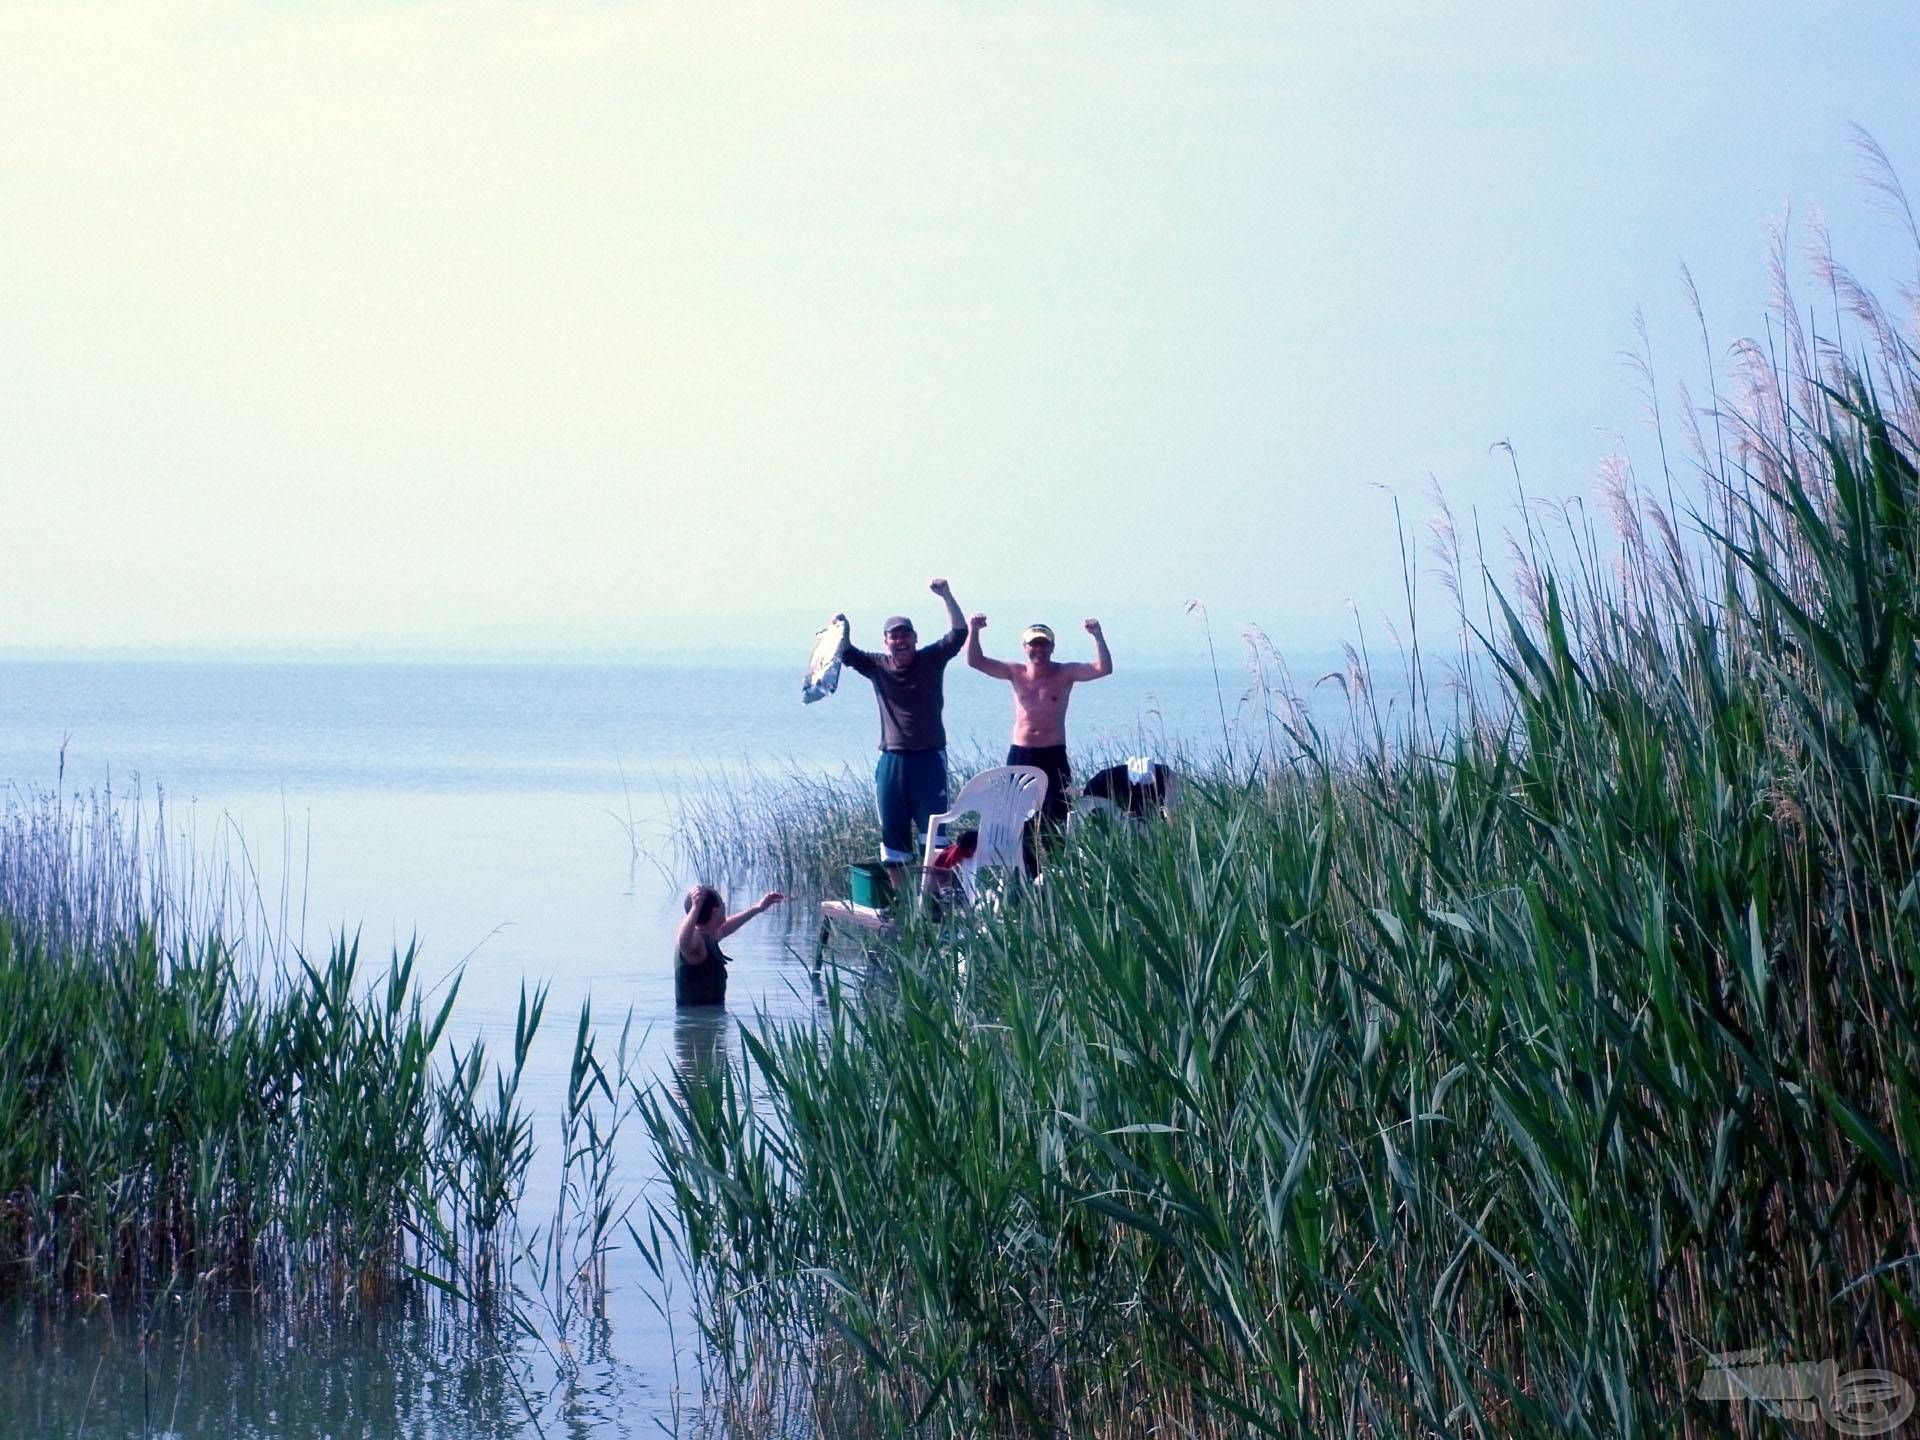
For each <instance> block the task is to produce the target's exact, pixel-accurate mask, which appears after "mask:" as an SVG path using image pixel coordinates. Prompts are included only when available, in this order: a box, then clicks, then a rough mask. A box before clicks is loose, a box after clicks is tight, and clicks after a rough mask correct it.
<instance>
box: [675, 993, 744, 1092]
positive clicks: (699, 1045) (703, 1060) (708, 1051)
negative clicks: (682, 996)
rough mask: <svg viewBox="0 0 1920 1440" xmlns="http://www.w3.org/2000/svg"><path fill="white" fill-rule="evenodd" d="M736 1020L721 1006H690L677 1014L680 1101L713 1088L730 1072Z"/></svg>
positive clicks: (676, 1037) (677, 1011)
mask: <svg viewBox="0 0 1920 1440" xmlns="http://www.w3.org/2000/svg"><path fill="white" fill-rule="evenodd" d="M732 1034H733V1016H732V1015H731V1014H730V1013H728V1011H727V1010H726V1008H725V1007H724V1006H720V1005H689V1006H684V1007H681V1008H679V1009H676V1010H675V1011H674V1012H673V1052H674V1064H673V1073H674V1080H675V1082H676V1083H677V1085H678V1086H679V1089H680V1098H681V1099H682V1100H685V1101H687V1102H688V1103H692V1100H693V1096H694V1092H695V1091H704V1090H706V1089H708V1088H710V1087H711V1086H712V1085H713V1083H714V1082H715V1081H716V1080H718V1079H719V1078H720V1074H721V1072H722V1071H723V1070H725V1069H726V1065H727V1054H728V1050H729V1042H730V1040H731V1038H732Z"/></svg>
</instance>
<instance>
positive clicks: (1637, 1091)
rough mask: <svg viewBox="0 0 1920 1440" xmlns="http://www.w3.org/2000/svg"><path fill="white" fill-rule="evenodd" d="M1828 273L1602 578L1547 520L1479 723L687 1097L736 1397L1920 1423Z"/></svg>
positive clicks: (849, 1406) (869, 1410)
mask: <svg viewBox="0 0 1920 1440" xmlns="http://www.w3.org/2000/svg"><path fill="white" fill-rule="evenodd" d="M1822 273H1823V278H1824V279H1825V281H1826V282H1827V284H1828V286H1829V293H1831V294H1833V295H1835V296H1837V297H1839V298H1840V300H1841V302H1842V303H1843V304H1845V305H1846V306H1847V307H1848V312H1849V313H1848V315H1847V317H1846V319H1847V320H1848V322H1849V323H1850V324H1851V325H1852V326H1853V327H1854V328H1853V329H1852V330H1850V331H1849V332H1848V333H1849V334H1850V335H1851V336H1852V339H1851V341H1850V343H1849V345H1848V347H1847V348H1846V349H1844V350H1843V349H1842V348H1841V346H1840V345H1838V344H1836V343H1833V342H1830V341H1826V340H1822V339H1820V338H1818V337H1817V336H1814V335H1811V334H1809V333H1807V332H1806V330H1805V328H1804V326H1803V322H1802V319H1801V318H1797V312H1796V309H1795V307H1793V306H1792V304H1791V303H1790V302H1789V303H1788V304H1787V305H1786V306H1784V307H1783V313H1784V315H1785V317H1786V320H1787V321H1788V322H1790V323H1789V324H1788V325H1787V328H1786V330H1785V339H1784V341H1783V342H1782V343H1781V345H1780V346H1778V347H1777V348H1776V349H1775V351H1774V352H1773V353H1772V354H1769V353H1768V352H1767V351H1765V350H1762V349H1760V348H1758V347H1745V348H1743V349H1742V350H1741V352H1740V355H1741V360H1742V368H1741V375H1740V382H1741V386H1742V390H1741V393H1740V395H1739V396H1738V397H1736V398H1728V399H1722V398H1721V397H1719V396H1718V395H1717V394H1716V396H1715V398H1714V400H1713V402H1712V403H1711V404H1709V405H1708V406H1707V407H1705V414H1704V419H1703V420H1698V421H1696V420H1694V419H1691V418H1690V420H1689V423H1688V430H1689V433H1690V435H1691V437H1692V438H1693V440H1694V444H1695V458H1696V461H1697V466H1696V473H1695V474H1694V476H1693V477H1692V479H1691V480H1690V481H1689V480H1687V479H1685V477H1675V476H1668V475H1664V474H1663V475H1662V477H1661V481H1660V482H1659V484H1658V490H1659V492H1660V498H1659V501H1658V502H1657V503H1656V502H1655V501H1654V500H1652V499H1650V498H1649V497H1648V496H1647V495H1645V494H1644V493H1643V492H1642V491H1641V490H1640V489H1639V488H1638V487H1637V486H1636V484H1635V482H1634V481H1633V478H1632V475H1631V472H1630V471H1628V470H1626V469H1624V468H1620V469H1616V471H1615V472H1614V474H1613V477H1612V480H1611V495H1612V503H1613V507H1614V514H1615V516H1616V521H1617V528H1618V530H1619V540H1618V544H1617V546H1615V547H1613V549H1612V550H1611V551H1609V549H1608V548H1607V547H1605V546H1603V545H1602V544H1601V542H1600V541H1599V540H1598V538H1597V537H1595V536H1594V535H1593V534H1592V533H1591V531H1590V530H1587V529H1585V528H1583V527H1581V526H1579V525H1577V524H1574V525H1570V526H1569V527H1568V528H1567V529H1566V531H1565V532H1564V535H1563V537H1562V540H1561V542H1560V543H1558V544H1556V543H1555V540H1554V538H1553V536H1551V535H1550V534H1548V533H1547V532H1546V531H1545V530H1544V529H1543V528H1542V527H1541V525H1540V524H1539V523H1538V520H1537V518H1536V516H1535V514H1534V513H1533V512H1531V511H1529V512H1528V514H1527V517H1526V520H1525V524H1524V528H1523V532H1522V534H1520V535H1519V536H1517V537H1516V542H1517V552H1518V556H1519V566H1518V568H1517V570H1516V572H1515V573H1514V575H1513V577H1512V578H1511V580H1510V581H1509V582H1508V583H1507V585H1506V587H1505V588H1504V589H1503V588H1501V587H1499V586H1496V585H1495V584H1494V583H1493V581H1492V578H1491V577H1490V576H1488V577H1487V579H1486V584H1485V587H1484V596H1485V599H1484V608H1483V611H1482V614H1481V615H1480V616H1479V617H1478V618H1477V619H1476V618H1473V617H1471V616H1469V615H1467V614H1465V613H1464V612H1465V606H1464V605H1463V607H1462V608H1463V616H1462V619H1463V626H1464V627H1465V628H1466V630H1467V631H1468V632H1469V635H1470V637H1471V638H1470V645H1469V653H1468V656H1467V660H1466V669H1467V681H1466V683H1465V684H1464V685H1463V686H1462V687H1461V694H1462V695H1463V697H1464V699H1463V718H1462V720H1461V722H1460V723H1458V724H1450V725H1447V726H1430V725H1429V724H1427V723H1426V721H1425V720H1424V718H1423V717H1424V715H1425V714H1427V713H1428V712H1429V710H1430V702H1431V700H1432V698H1433V697H1432V696H1430V695H1429V694H1428V693H1427V686H1426V684H1425V682H1424V681H1420V680H1416V682H1415V684H1416V691H1415V701H1416V703H1415V704H1414V705H1413V706H1412V707H1411V713H1410V714H1409V715H1408V716H1406V717H1405V718H1404V720H1403V721H1402V723H1399V724H1397V725H1396V724H1390V723H1388V722H1386V721H1384V720H1382V719H1381V717H1380V716H1379V715H1378V714H1377V713H1376V712H1371V711H1369V710H1368V709H1367V708H1366V706H1365V705H1364V703H1363V704H1362V706H1361V713H1362V716H1363V719H1364V720H1365V721H1366V722H1367V723H1365V724H1363V726H1362V733H1361V734H1360V735H1359V736H1358V737H1357V738H1356V737H1346V743H1344V744H1343V745H1342V746H1340V747H1335V746H1334V745H1332V744H1330V743H1329V739H1328V737H1327V736H1326V735H1324V734H1322V733H1321V732H1320V731H1318V730H1317V729H1315V728H1314V727H1312V726H1310V725H1307V724H1305V723H1304V722H1302V723H1297V724H1296V725H1295V726H1294V728H1293V729H1292V731H1291V734H1290V738H1291V742H1292V753H1291V754H1290V755H1288V756H1286V757H1285V763H1275V757H1272V756H1269V757H1268V759H1267V762H1266V763H1264V764H1262V765H1261V766H1259V767H1257V768H1255V769H1254V771H1253V773H1252V775H1251V777H1250V778H1249V776H1248V774H1247V771H1246V769H1245V768H1244V767H1240V768H1238V771H1237V773H1235V774H1227V773H1224V772H1223V773H1221V774H1219V775H1216V776H1215V777H1213V779H1212V780H1211V782H1209V783H1200V784H1194V785H1189V787H1188V789H1187V804H1186V806H1185V809H1184V810H1183V813H1182V814H1181V815H1180V817H1179V818H1178V820H1177V822H1176V823H1172V824H1166V825H1161V826H1157V827H1155V828H1153V829H1151V830H1148V831H1144V832H1133V831H1129V830H1125V829H1120V830H1087V831H1081V832H1077V833H1076V835H1075V836H1074V837H1073V840H1072V843H1070V844H1069V845H1068V846H1067V847H1066V848H1065V850H1064V851H1063V853H1062V854H1061V855H1060V856H1059V857H1058V858H1057V860H1056V861H1055V863H1054V864H1053V866H1052V868H1050V870H1049V872H1048V875H1047V877H1046V884H1045V885H1044V886H1042V887H1041V888H1040V889H1038V890H1037V891H1035V892H1033V893H1032V894H1031V895H1029V896H1028V897H1027V899H1026V901H1025V903H1022V904H1017V905H1008V906H1006V907H1004V908H1002V909H1001V910H999V911H997V912H991V913H986V914H983V915H979V916H977V917H975V919H974V922H973V923H972V925H971V926H970V928H967V929H965V930H964V931H959V932H949V933H948V934H947V935H945V936H944V937H933V936H929V935H926V934H923V933H916V934H915V936H914V937H913V942H912V943H910V944H903V945H902V946H900V947H898V949H897V953H895V954H894V955H893V957H892V960H893V965H892V976H893V979H892V983H891V984H889V985H885V986H874V987H870V988H869V989H868V990H867V991H866V992H865V993H863V994H861V995H859V996H854V995H852V994H849V993H848V992H846V991H844V990H842V989H841V988H839V986H838V984H837V982H836V981H835V979H834V977H832V976H831V975H829V976H828V977H827V978H826V982H825V983H826V987H827V988H826V1005H825V1008H824V1013H823V1015H822V1017H821V1018H820V1019H819V1020H818V1021H817V1023H815V1024H813V1025H812V1026H803V1027H791V1028H786V1029H774V1028H768V1029H766V1030H763V1031H762V1032H761V1033H759V1034H757V1035H754V1036H751V1037H750V1038H749V1039H748V1041H747V1063H746V1065H745V1066H744V1068H743V1070H742V1071H741V1072H740V1073H739V1074H737V1075H736V1074H732V1073H722V1074H718V1075H716V1076H715V1077H713V1080H712V1083H710V1084H708V1085H705V1086H703V1087H699V1088H697V1089H691V1090H685V1091H682V1092H678V1093H669V1092H656V1094H655V1095H654V1096H653V1097H652V1099H651V1100H650V1102H649V1106H648V1109H647V1111H646V1120H647V1123H648V1126H649V1129H650V1131H651V1133H652V1135H653V1138H654V1141H655V1143H656V1145H657V1147H658V1149H659V1151H660V1153H661V1155H662V1158H663V1163H664V1165H665V1168H666V1172H667V1174H668V1176H669V1178H670V1183H671V1199H672V1207H673V1209H674V1211H675V1212H677V1218H678V1221H679V1226H680V1233H681V1235H682V1236H683V1243H684V1246H685V1250H686V1254H687V1257H688V1259H689V1262H690V1264H691V1266H692V1267H693V1272H694V1274H695V1276H696V1278H697V1283H698V1285H699V1289H700V1295H701V1301H702V1305H701V1314H702V1318H703V1324H704V1325H705V1326H706V1327H707V1329H708V1332H709V1334H710V1336H711V1337H712V1338H713V1341H714V1343H715V1347H716V1352H717V1353H719V1354H721V1355H723V1356H727V1357H731V1359H732V1361H733V1372H732V1379H733V1383H734V1384H735V1385H736V1386H737V1387H738V1390H739V1392H740V1393H742V1394H748V1393H751V1392H752V1390H753V1387H755V1386H756V1385H764V1384H765V1383H767V1380H768V1377H777V1376H779V1375H783V1374H788V1373H791V1372H792V1370H793V1369H794V1368H795V1367H796V1366H800V1367H806V1368H808V1369H809V1371H810V1373H811V1375H812V1380H811V1382H810V1385H811V1390H810V1395H811V1398H812V1400H813V1402H814V1403H815V1405H816V1407H817V1408H816V1412H815V1420H814V1423H815V1425H816V1428H818V1429H820V1430H822V1431H824V1432H826V1433H834V1434H851V1433H872V1434H897V1433H906V1432H910V1431H929V1432H935V1433H951V1434H976V1433H984V1432H987V1431H989V1430H991V1431H996V1432H1005V1433H1017V1434H1046V1433H1070V1434H1076V1435H1086V1434H1128V1435H1135V1434H1150V1433H1151V1434H1183V1435H1205V1436H1226V1435H1245V1434H1270V1435H1285V1436H1296V1435H1297V1436H1305V1435H1316V1436H1317V1435H1329V1434H1341V1435H1354V1436H1398V1435H1404V1436H1415V1435H1419V1436H1437V1435H1463V1436H1464V1435H1482V1436H1507V1435H1529V1436H1536V1435H1537V1436H1591V1437H1595V1440H1600V1437H1616V1436H1623V1435H1634V1434H1649V1435H1651V1434H1660V1435H1688V1436H1693V1435H1699V1436H1707V1435H1732V1434H1754V1433H1763V1432H1764V1433H1787V1427H1786V1426H1785V1424H1784V1422H1781V1421H1779V1420H1778V1419H1777V1418H1776V1419H1770V1418H1769V1417H1768V1416H1767V1415H1766V1414H1765V1413H1764V1412H1763V1411H1762V1410H1760V1409H1759V1408H1757V1407H1755V1406H1752V1405H1742V1404H1738V1403H1730V1402H1729V1401H1727V1400H1725V1399H1722V1398H1717V1397H1716V1396H1714V1395H1713V1394H1711V1393H1707V1394H1703V1393H1702V1387H1701V1384H1700V1382H1701V1379H1702V1375H1703V1370H1704V1368H1705V1367H1706V1365H1707V1364H1708V1362H1709V1359H1710V1357H1712V1356H1714V1355H1718V1354H1722V1353H1725V1352H1734V1351H1758V1352H1761V1353H1763V1354H1764V1355H1765V1356H1766V1357H1768V1358H1770V1359H1774V1360H1779V1361H1786V1362H1795V1361H1808V1362H1818V1361H1822V1360H1827V1359H1832V1360H1834V1361H1835V1362H1837V1365H1838V1368H1839V1370H1840V1371H1841V1372H1846V1371H1850V1370H1853V1369H1855V1368H1859V1367H1879V1368H1883V1369H1886V1370H1890V1371H1893V1372H1895V1373H1896V1374H1897V1375H1900V1376H1904V1377H1905V1379H1906V1381H1908V1382H1912V1383H1920V1199H1917V1198H1916V1197H1917V1196H1920V1169H1917V1168H1916V1167H1917V1166H1920V871H1917V869H1916V862H1917V861H1920V443H1917V442H1916V437H1917V436H1920V358H1917V352H1916V347H1915V339H1916V337H1915V336H1914V335H1913V334H1911V333H1910V332H1903V331H1899V330H1897V329H1896V328H1895V327H1894V325H1893V324H1892V322H1890V321H1889V320H1887V318H1886V317H1885V315H1884V312H1882V311H1881V310H1880V308H1879V307H1878V306H1877V305H1875V304H1874V303H1873V302H1872V301H1871V300H1870V298H1869V297H1867V296H1866V295H1865V293H1864V291H1862V290H1860V288H1859V287H1858V286H1855V285H1854V284H1853V282H1852V281H1851V280H1850V279H1848V278H1847V277H1846V276H1845V275H1844V273H1843V272H1841V271H1840V270H1839V269H1838V268H1837V267H1835V266H1832V265H1831V264H1830V263H1828V264H1826V265H1825V266H1824V268H1823V272H1822ZM1837 325H1838V322H1837V321H1836V332H1835V333H1839V331H1838V328H1837ZM1703 425H1710V427H1711V428H1710V429H1707V430H1706V431H1705V432H1704V436H1703V428H1702V427H1703ZM1715 432H1717V434H1718V436H1719V439H1718V440H1717V441H1715V440H1713V439H1711V438H1705V437H1710V436H1711V435H1712V434H1714V433H1715ZM1669 486H1671V487H1672V490H1671V492H1670V490H1669ZM1689 487H1690V488H1689ZM1683 494H1691V495H1692V497H1693V498H1692V501H1691V510H1690V513H1688V512H1682V511H1681V510H1680V509H1679V508H1678V501H1677V499H1676V498H1675V497H1677V496H1679V495H1683ZM1444 538H1445V537H1444V536H1443V539H1444ZM1464 569H1465V567H1459V566H1457V567H1456V568H1455V569H1454V570H1453V572H1452V573H1451V574H1450V575H1449V576H1448V579H1449V583H1451V584H1452V585H1453V587H1454V590H1455V593H1456V595H1463V596H1464V594H1466V593H1470V592H1472V591H1473V590H1475V589H1476V588H1479V587H1476V586H1474V585H1473V584H1472V583H1471V581H1470V580H1469V579H1468V577H1467V576H1466V575H1464V574H1462V573H1461V572H1462V571H1463V570H1464ZM1483 573H1484V571H1483ZM1410 578H1411V575H1410ZM1509 591H1510V592H1511V594H1509V593H1508V592H1509ZM1410 673H1413V674H1415V675H1416V676H1417V675H1419V674H1421V673H1422V669H1421V667H1420V665H1419V663H1418V657H1417V656H1416V657H1415V664H1414V666H1413V667H1412V669H1411V672H1410ZM1425 673H1431V669H1428V670H1427V671H1426V672H1425ZM1489 687H1491V688H1492V689H1493V690H1494V691H1495V692H1496V694H1497V697H1498V699H1497V703H1494V704H1485V703H1483V702H1482V698H1481V697H1483V696H1484V695H1485V694H1486V692H1487V690H1488V688H1489ZM1722 1393H1724V1392H1722ZM1841 1399H1842V1397H1839V1396H1837V1395H1828V1396H1825V1397H1821V1403H1822V1404H1824V1405H1827V1406H1829V1407H1830V1408H1829V1410H1828V1411H1827V1412H1826V1413H1828V1414H1829V1416H1832V1415H1840V1418H1841V1419H1843V1420H1849V1421H1851V1422H1863V1423H1871V1422H1872V1419H1873V1417H1872V1416H1869V1415H1863V1414H1861V1413H1858V1412H1855V1413H1853V1414H1851V1415H1844V1414H1840V1412H1839V1411H1838V1410H1837V1409H1834V1408H1831V1407H1835V1406H1838V1405H1839V1404H1840V1402H1841ZM1887 1413H1890V1412H1886V1411H1882V1412H1881V1418H1883V1419H1884V1418H1885V1415H1886V1414H1887ZM1853 1433H1870V1432H1868V1431H1862V1430H1856V1431H1854V1432H1853Z"/></svg>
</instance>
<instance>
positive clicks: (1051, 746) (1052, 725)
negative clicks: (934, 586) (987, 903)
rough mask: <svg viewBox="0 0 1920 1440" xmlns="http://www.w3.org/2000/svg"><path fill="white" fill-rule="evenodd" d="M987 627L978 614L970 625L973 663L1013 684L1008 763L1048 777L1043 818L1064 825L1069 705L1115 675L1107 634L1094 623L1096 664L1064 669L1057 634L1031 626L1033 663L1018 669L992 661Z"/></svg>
mask: <svg viewBox="0 0 1920 1440" xmlns="http://www.w3.org/2000/svg"><path fill="white" fill-rule="evenodd" d="M986 628H987V617H986V616H985V615H975V616H974V617H973V619H972V620H971V621H970V622H969V624H968V627H967V664H969V665H971V666H972V667H973V668H974V669H976V670H978V671H980V672H981V673H982V674H984V675H991V676H993V677H995V678H996V679H999V680H1006V681H1010V682H1011V683H1012V685H1013V744H1011V745H1010V746H1008V747H1007V764H1009V765H1034V766H1038V767H1039V768H1040V769H1041V770H1043V771H1045V772H1046V776H1047V799H1046V807H1045V809H1044V810H1042V812H1041V814H1042V816H1043V817H1044V818H1045V819H1046V820H1047V822H1048V823H1050V824H1054V825H1058V824H1060V823H1062V822H1063V821H1064V820H1065V819H1066V818H1067V783H1068V782H1069V781H1070V780H1071V779H1072V778H1073V775H1072V772H1071V771H1070V770H1069V769H1068V767H1067V701H1068V700H1069V699H1071V698H1072V696H1073V687H1074V685H1075V684H1077V683H1078V682H1079V681H1082V680H1099V679H1102V678H1103V677H1105V676H1108V675H1111V674H1112V673H1113V657H1112V656H1111V655H1109V654H1108V653H1107V637H1106V636H1105V635H1104V634H1102V633H1101V630H1100V622H1099V621H1098V620H1088V621H1087V622H1086V630H1087V633H1088V634H1089V635H1091V636H1092V637H1093V663H1092V664H1091V665H1087V664H1083V663H1081V662H1079V661H1070V662H1068V663H1067V664H1065V665H1060V664H1056V663H1055V662H1054V658H1053V630H1052V629H1051V628H1050V627H1049V626H1046V625H1029V626H1028V627H1027V628H1026V629H1024V630H1022V631H1021V632H1020V645H1021V648H1022V649H1023V650H1025V651H1026V655H1027V663H1026V664H1024V665H1012V664H1009V663H1007V662H1006V661H1004V660H993V659H989V658H988V657H987V654H986V652H985V651H983V650H982V649H981V648H980V632H981V631H982V630H984V629H986ZM1029 858H1030V859H1031V847H1029Z"/></svg>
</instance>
